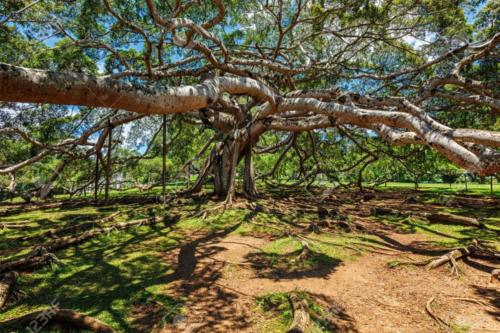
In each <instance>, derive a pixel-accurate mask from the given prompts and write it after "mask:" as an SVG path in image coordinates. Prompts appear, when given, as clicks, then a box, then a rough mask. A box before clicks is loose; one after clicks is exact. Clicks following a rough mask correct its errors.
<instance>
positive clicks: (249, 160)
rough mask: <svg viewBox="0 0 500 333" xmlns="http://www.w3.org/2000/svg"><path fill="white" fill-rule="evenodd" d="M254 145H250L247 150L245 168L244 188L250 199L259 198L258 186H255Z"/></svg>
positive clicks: (245, 152) (245, 151)
mask: <svg viewBox="0 0 500 333" xmlns="http://www.w3.org/2000/svg"><path fill="white" fill-rule="evenodd" d="M252 148H253V145H252V144H251V143H249V144H248V145H247V146H246V148H245V150H244V154H245V168H244V174H243V187H244V189H243V190H244V192H245V194H246V195H247V196H248V197H249V198H250V199H254V198H255V197H256V196H257V186H256V185H255V171H254V168H253V156H252V153H253V152H252Z"/></svg>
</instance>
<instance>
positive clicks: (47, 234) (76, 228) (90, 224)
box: [20, 211, 124, 241]
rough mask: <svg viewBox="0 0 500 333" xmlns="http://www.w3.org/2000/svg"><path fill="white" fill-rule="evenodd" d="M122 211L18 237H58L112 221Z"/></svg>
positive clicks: (23, 239)
mask: <svg viewBox="0 0 500 333" xmlns="http://www.w3.org/2000/svg"><path fill="white" fill-rule="evenodd" d="M123 213H124V212H122V211H118V212H115V213H113V214H111V215H109V216H106V217H104V218H102V219H99V220H97V221H91V222H85V223H78V224H76V225H72V226H69V227H66V228H61V229H50V230H48V231H46V232H44V233H42V234H39V235H34V236H28V237H22V238H20V240H22V241H27V240H32V239H40V238H47V237H59V236H61V235H64V234H69V233H72V232H76V231H80V230H85V229H90V228H92V227H94V226H97V225H100V224H104V223H106V222H110V221H113V220H114V219H115V218H116V217H118V216H120V215H122V214H123Z"/></svg>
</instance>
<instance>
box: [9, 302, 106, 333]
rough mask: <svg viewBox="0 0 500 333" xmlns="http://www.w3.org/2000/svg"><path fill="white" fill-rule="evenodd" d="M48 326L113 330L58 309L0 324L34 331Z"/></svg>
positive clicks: (103, 332) (80, 315)
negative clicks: (57, 325)
mask: <svg viewBox="0 0 500 333" xmlns="http://www.w3.org/2000/svg"><path fill="white" fill-rule="evenodd" d="M48 324H59V325H62V326H64V327H69V328H73V329H78V330H87V331H92V332H96V333H114V332H115V330H114V329H112V328H111V327H110V326H108V325H106V324H105V323H103V322H102V321H100V320H98V319H95V318H92V317H90V316H87V315H84V314H82V313H79V312H76V311H73V310H69V309H60V308H57V307H52V308H47V309H45V310H41V311H35V312H32V313H29V314H27V315H24V316H21V317H18V318H14V319H10V320H7V321H4V322H0V330H1V329H4V328H5V329H7V328H9V329H11V328H12V327H16V328H23V329H24V328H26V329H31V330H32V331H34V330H35V329H41V328H43V327H44V326H46V325H48Z"/></svg>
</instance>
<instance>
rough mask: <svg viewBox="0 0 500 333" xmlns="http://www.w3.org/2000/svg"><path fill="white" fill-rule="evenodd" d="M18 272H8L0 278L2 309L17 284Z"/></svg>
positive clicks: (0, 304)
mask: <svg viewBox="0 0 500 333" xmlns="http://www.w3.org/2000/svg"><path fill="white" fill-rule="evenodd" d="M17 276H18V274H17V272H8V273H7V274H5V275H4V276H3V277H2V279H0V310H1V309H2V308H3V307H4V306H5V304H6V303H7V300H8V299H9V296H10V294H11V293H12V290H13V289H14V286H15V284H16V280H17Z"/></svg>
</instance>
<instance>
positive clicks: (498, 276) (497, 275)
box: [490, 268, 500, 283]
mask: <svg viewBox="0 0 500 333" xmlns="http://www.w3.org/2000/svg"><path fill="white" fill-rule="evenodd" d="M494 280H497V281H499V282H500V268H499V269H494V270H492V271H491V278H490V283H491V282H493V281H494Z"/></svg>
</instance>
